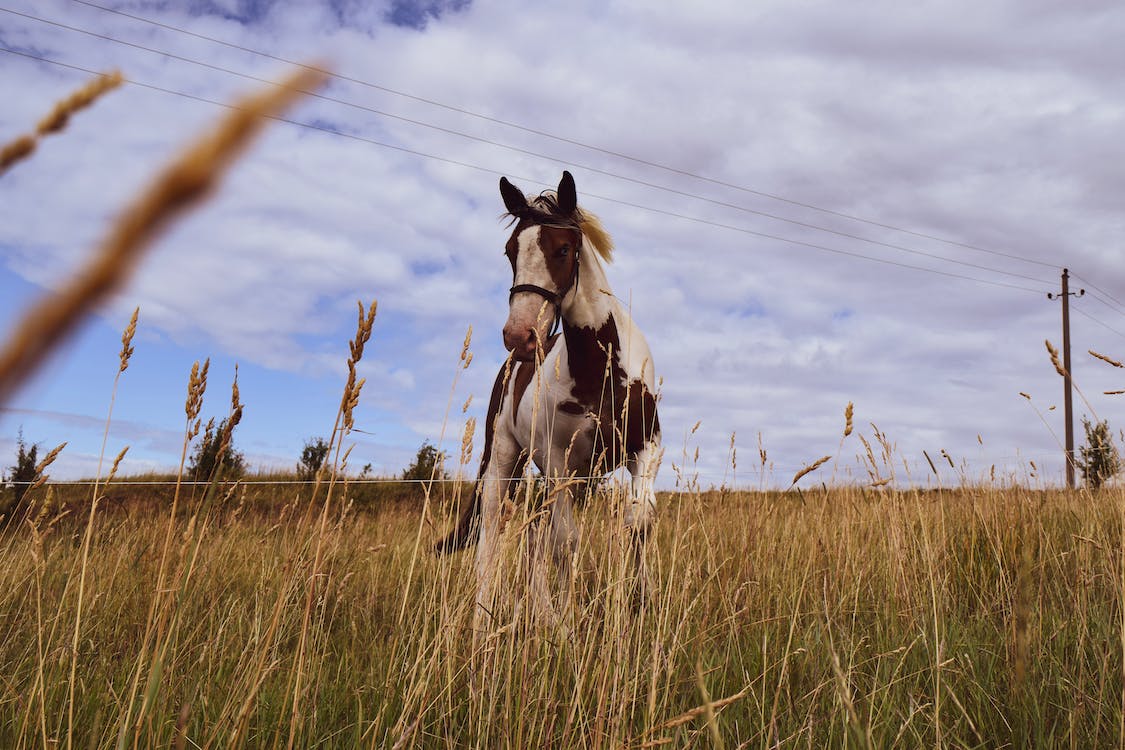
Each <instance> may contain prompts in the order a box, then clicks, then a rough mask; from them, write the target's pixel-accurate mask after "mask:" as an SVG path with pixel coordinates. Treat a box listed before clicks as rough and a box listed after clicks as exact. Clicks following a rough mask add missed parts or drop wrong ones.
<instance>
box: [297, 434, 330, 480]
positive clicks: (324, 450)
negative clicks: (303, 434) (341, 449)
mask: <svg viewBox="0 0 1125 750" xmlns="http://www.w3.org/2000/svg"><path fill="white" fill-rule="evenodd" d="M326 458H328V442H327V441H326V440H325V439H324V438H320V437H318V438H310V439H308V440H306V441H305V447H304V449H303V450H302V451H301V460H300V461H299V462H298V463H297V478H298V479H301V480H303V481H306V482H310V481H312V480H314V479H316V474H317V472H318V471H320V469H321V467H322V466H324V461H325V459H326Z"/></svg>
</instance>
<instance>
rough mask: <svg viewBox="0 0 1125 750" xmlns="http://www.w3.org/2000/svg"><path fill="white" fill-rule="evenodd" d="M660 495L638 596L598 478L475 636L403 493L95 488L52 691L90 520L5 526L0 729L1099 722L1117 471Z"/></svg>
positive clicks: (464, 573)
mask: <svg viewBox="0 0 1125 750" xmlns="http://www.w3.org/2000/svg"><path fill="white" fill-rule="evenodd" d="M124 486H125V485H124V484H122V485H118V487H124ZM40 492H41V491H40ZM113 492H114V489H113V488H112V487H111V489H110V493H109V494H110V495H112V494H113ZM661 501H662V508H661V513H660V523H659V527H658V530H657V533H656V534H655V535H654V536H653V537H652V540H651V542H652V543H651V545H650V549H649V556H650V557H649V559H650V564H651V572H652V577H653V581H652V583H653V586H652V588H651V590H650V593H649V596H648V597H647V599H646V600H645V601H644V603H643V604H642V605H641V606H639V607H637V606H636V605H635V602H634V597H633V589H632V586H631V585H630V581H629V569H628V566H626V565H624V564H623V560H624V554H623V553H622V550H621V545H620V543H619V542H620V534H619V533H617V531H616V530H617V528H618V525H617V522H616V520H615V518H614V517H613V515H614V508H613V506H614V505H615V498H613V497H612V496H606V497H603V498H601V499H600V500H594V501H592V502H591V503H590V504H589V505H588V506H587V508H586V510H585V511H584V513H583V518H582V522H583V525H584V531H585V536H584V540H583V545H582V550H581V557H582V562H581V564H580V565H579V573H578V585H577V587H576V592H575V594H574V596H573V599H572V600H571V601H569V602H567V603H564V604H563V605H562V610H563V612H562V618H561V620H562V621H561V624H553V623H552V622H550V621H549V620H550V618H546V617H541V616H536V614H535V613H534V611H533V608H531V607H529V606H525V607H520V606H519V600H520V596H519V592H520V590H521V589H522V584H521V581H522V580H523V574H522V573H521V572H520V569H521V565H520V564H519V562H518V561H519V560H521V559H523V557H522V552H521V550H520V549H519V547H520V546H521V545H520V542H519V539H520V537H519V536H518V535H517V534H515V533H511V532H509V533H508V535H507V536H508V538H509V540H510V543H509V550H508V553H507V557H506V560H507V562H506V564H505V569H504V571H503V573H502V574H501V575H502V576H504V581H505V584H504V585H502V586H501V587H500V590H501V591H503V592H505V595H504V596H503V597H502V601H501V602H499V605H498V607H497V610H496V612H495V614H496V618H497V619H496V621H495V622H494V623H493V624H492V625H491V626H490V628H489V632H488V633H486V634H484V636H483V637H481V638H479V639H477V640H478V643H479V645H478V647H476V648H474V637H473V633H472V602H473V586H474V584H473V578H472V553H471V552H470V553H467V554H466V553H461V554H459V555H456V556H453V557H448V558H440V559H439V558H434V557H432V556H431V555H430V554H429V552H428V543H429V542H430V541H431V539H432V538H433V537H435V536H436V535H437V534H438V533H440V531H441V530H442V529H443V528H445V527H444V526H443V523H444V522H443V520H442V519H433V523H434V524H435V525H436V526H441V527H442V528H433V529H431V527H430V522H429V521H428V520H425V519H423V518H422V517H421V514H420V512H419V508H418V506H417V504H412V503H409V502H389V501H388V502H386V503H383V504H380V503H378V502H368V503H365V504H362V506H361V507H362V510H361V511H359V512H357V511H356V510H355V508H356V507H360V506H353V508H352V510H351V511H348V512H346V513H344V512H342V511H341V508H340V507H339V505H338V504H337V505H335V506H333V507H331V508H329V510H328V512H327V514H326V515H324V516H323V522H322V517H321V516H320V508H319V507H315V508H310V507H309V506H308V505H307V501H301V500H299V499H292V500H291V501H289V502H283V503H277V502H275V503H273V504H272V505H271V506H270V508H269V512H265V511H261V512H255V508H254V502H253V501H248V500H243V501H241V502H240V501H239V499H238V498H237V497H232V498H231V499H230V500H228V501H227V503H226V504H225V505H224V504H223V503H222V502H217V503H215V504H213V505H211V506H210V509H209V510H208V511H207V512H206V514H204V515H200V516H197V517H195V518H194V520H193V519H192V513H193V508H192V503H188V504H187V508H186V509H185V510H184V511H183V512H181V513H179V514H178V515H177V517H176V518H174V519H170V518H169V517H168V515H167V512H166V511H165V512H163V513H162V512H159V511H155V510H152V509H143V510H137V511H134V512H125V511H124V508H123V507H117V508H116V509H110V510H106V511H105V512H104V513H100V514H99V515H98V516H97V518H96V520H95V524H94V528H93V535H92V546H91V550H90V555H89V558H88V563H87V569H86V574H85V578H84V585H85V594H84V597H83V602H84V604H83V612H82V617H81V621H80V623H79V629H78V630H79V632H78V638H77V643H78V649H77V653H76V654H74V655H73V658H74V660H75V663H74V673H75V676H76V680H75V684H74V687H73V700H72V699H71V697H70V695H71V689H70V673H71V668H72V664H71V660H72V651H71V644H72V642H73V640H74V632H75V621H76V619H77V611H78V608H77V602H78V593H77V592H78V586H79V580H80V573H81V569H82V540H83V536H84V534H85V532H86V528H85V525H86V524H85V518H86V515H85V513H84V512H82V511H79V512H74V513H71V514H69V515H66V516H65V517H63V518H62V519H61V520H59V521H57V522H56V523H54V524H53V525H52V524H51V519H52V516H51V515H50V514H47V515H44V516H43V517H41V518H39V519H38V520H37V521H34V520H32V521H26V522H24V523H23V524H19V525H15V524H13V525H11V526H9V528H8V529H7V530H6V531H5V532H4V534H3V536H2V537H0V746H2V747H10V748H19V747H41V746H51V747H57V746H60V745H66V744H67V741H68V730H69V733H70V738H69V739H70V743H71V744H72V746H75V747H82V748H85V747H153V746H166V747H168V746H171V747H196V746H200V747H203V746H212V747H225V746H237V747H287V746H293V747H312V746H316V747H356V746H367V747H391V746H398V747H482V748H505V747H512V748H515V747H526V748H531V747H535V748H538V747H591V748H601V747H607V748H608V747H613V748H619V747H642V746H648V747H664V746H667V747H686V746H691V747H711V746H714V745H718V744H721V745H723V746H725V747H732V748H733V747H739V746H742V747H774V746H780V747H825V746H834V747H845V746H846V747H890V746H941V747H998V746H1009V747H1016V748H1022V747H1029V746H1074V747H1108V746H1113V745H1117V744H1118V743H1119V742H1120V738H1121V733H1122V727H1123V715H1122V708H1121V706H1122V700H1123V697H1125V690H1123V685H1122V647H1123V645H1122V617H1123V615H1122V592H1123V570H1122V549H1123V547H1122V526H1121V518H1122V513H1123V512H1125V493H1123V492H1122V491H1121V490H1110V491H1105V492H1102V493H1098V494H1094V495H1091V494H1089V493H1085V492H1041V491H1032V490H1022V489H1011V488H1008V489H1003V490H1001V489H992V488H987V487H965V488H962V489H958V490H952V491H949V490H947V491H943V492H920V491H918V492H915V491H905V492H872V491H870V490H867V491H861V490H859V489H849V488H836V489H828V490H822V491H813V492H805V493H803V494H797V493H789V494H781V493H757V492H723V493H720V492H713V493H698V492H695V493H685V494H675V495H664V496H662V497H661ZM262 502H265V500H264V499H263V500H262ZM41 504H42V503H41ZM443 507H444V506H443ZM520 520H521V517H520V516H519V515H517V517H516V518H515V519H514V520H513V522H512V525H513V526H518V525H519V523H520ZM419 529H421V535H420V536H419ZM169 530H171V532H172V537H171V538H172V544H171V547H170V552H169V556H168V561H167V573H166V575H165V578H166V581H165V584H164V585H163V586H162V588H161V589H160V590H157V589H156V582H157V581H158V580H159V579H160V564H161V558H162V550H163V548H164V544H165V539H166V535H167V533H168V532H169ZM419 542H420V544H419ZM318 548H319V559H318V553H317V550H318ZM732 697H733V700H724V699H728V698H732ZM177 743H180V744H177Z"/></svg>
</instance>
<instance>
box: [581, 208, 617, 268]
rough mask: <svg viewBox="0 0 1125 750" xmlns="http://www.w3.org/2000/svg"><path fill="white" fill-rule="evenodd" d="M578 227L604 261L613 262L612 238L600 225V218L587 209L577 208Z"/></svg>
mask: <svg viewBox="0 0 1125 750" xmlns="http://www.w3.org/2000/svg"><path fill="white" fill-rule="evenodd" d="M578 228H579V229H581V230H582V234H584V235H585V236H586V239H587V240H589V241H590V245H592V246H593V248H594V250H596V251H597V253H598V255H600V256H602V260H604V261H605V262H606V263H612V262H613V238H612V237H610V236H609V232H607V231H605V227H603V226H602V220H601V219H599V218H598V217H597V216H595V215H594V214H592V213H590V212H589V211H584V210H582V209H578Z"/></svg>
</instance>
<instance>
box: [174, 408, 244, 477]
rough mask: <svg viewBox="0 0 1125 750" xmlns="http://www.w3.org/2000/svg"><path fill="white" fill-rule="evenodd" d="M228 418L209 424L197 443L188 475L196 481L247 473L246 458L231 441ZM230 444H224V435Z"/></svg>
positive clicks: (192, 453)
mask: <svg viewBox="0 0 1125 750" xmlns="http://www.w3.org/2000/svg"><path fill="white" fill-rule="evenodd" d="M226 428H227V420H226V419H224V420H222V421H221V422H219V424H218V425H217V426H216V425H215V422H214V420H212V421H211V422H210V423H208V425H207V429H206V430H204V432H203V437H201V438H200V439H199V442H198V443H196V444H195V448H194V450H192V452H191V460H190V461H189V462H188V475H189V476H190V477H191V478H192V479H193V480H195V481H196V482H206V481H209V480H211V479H212V478H214V479H238V478H239V477H241V476H242V475H243V474H245V473H246V458H245V457H244V456H243V455H242V452H241V451H239V450H236V449H235V447H234V445H233V444H232V443H230V442H229V433H228V431H227V429H226ZM224 435H228V444H227V445H226V446H224V445H223V436H224Z"/></svg>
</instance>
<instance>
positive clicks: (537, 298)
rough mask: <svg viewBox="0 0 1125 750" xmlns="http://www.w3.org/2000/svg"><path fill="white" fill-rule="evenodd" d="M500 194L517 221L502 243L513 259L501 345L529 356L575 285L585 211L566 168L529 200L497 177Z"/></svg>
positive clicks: (552, 326) (551, 326)
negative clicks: (552, 183) (553, 186)
mask: <svg viewBox="0 0 1125 750" xmlns="http://www.w3.org/2000/svg"><path fill="white" fill-rule="evenodd" d="M500 195H501V196H502V197H503V199H504V207H505V208H506V209H507V213H508V215H509V216H510V217H511V218H512V221H513V222H514V224H515V226H514V228H513V229H512V235H511V237H509V238H508V242H507V244H506V245H505V246H504V252H505V254H506V255H507V256H508V260H509V261H510V262H511V264H512V288H511V289H510V290H509V295H508V321H507V322H506V323H505V324H504V346H505V347H506V348H507V349H508V351H510V352H512V356H513V357H514V358H515V359H517V360H520V361H527V360H531V359H533V358H534V357H535V352H536V350H537V348H538V347H540V346H543V345H545V344H546V342H547V339H548V338H549V337H550V336H552V335H553V334H554V332H555V330H556V329H557V327H558V326H559V324H560V322H561V320H562V311H563V304H564V302H565V300H566V299H567V295H569V294H571V293H572V292H573V291H574V290H575V287H577V286H578V268H579V259H580V256H581V250H582V225H581V223H582V218H583V217H582V212H581V211H580V210H579V208H578V198H577V194H576V192H575V189H574V178H573V177H572V176H571V175H570V172H563V176H562V180H561V181H560V182H559V187H558V190H556V191H553V192H551V191H548V192H545V193H542V194H540V195H539V196H537V197H535V198H532V199H531V200H528V198H527V196H525V195H524V194H523V191H521V190H520V189H519V188H517V187H516V186H515V185H513V184H512V183H510V182H509V181H508V178H506V177H501V178H500Z"/></svg>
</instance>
